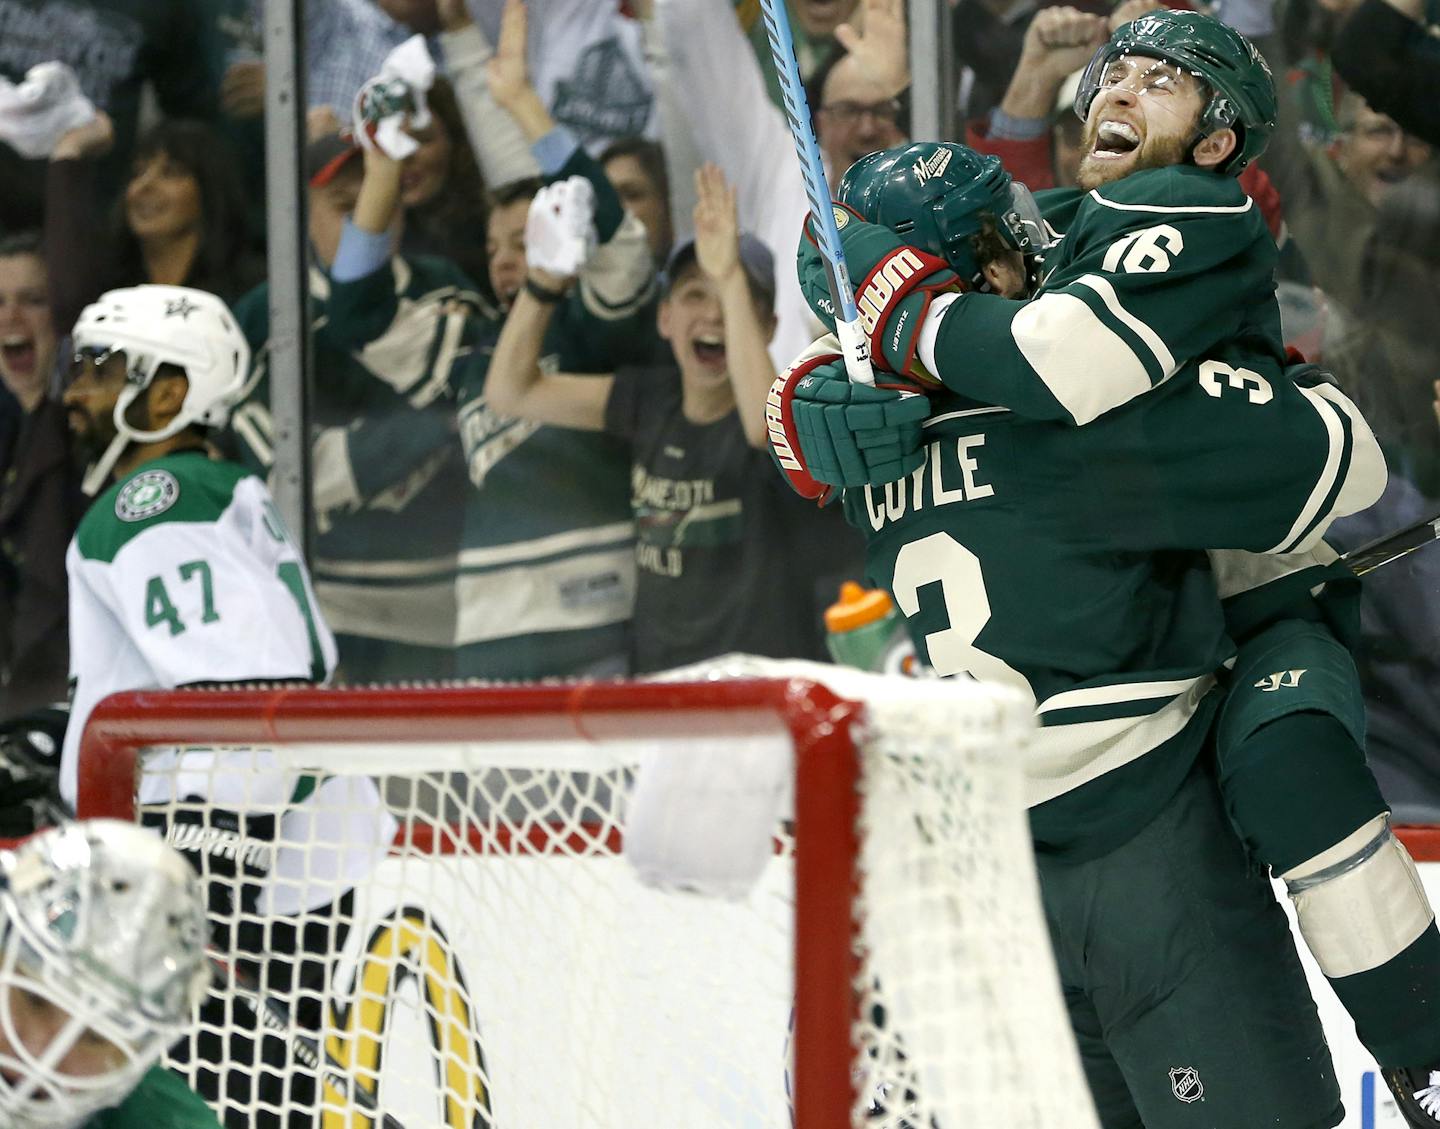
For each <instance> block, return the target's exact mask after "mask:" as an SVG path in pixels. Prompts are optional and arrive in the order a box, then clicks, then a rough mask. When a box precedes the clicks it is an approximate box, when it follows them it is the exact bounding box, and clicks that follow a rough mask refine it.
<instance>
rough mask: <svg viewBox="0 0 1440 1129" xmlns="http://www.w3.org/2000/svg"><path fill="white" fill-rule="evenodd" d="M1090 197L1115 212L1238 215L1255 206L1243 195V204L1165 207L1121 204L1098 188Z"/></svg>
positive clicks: (1092, 191)
mask: <svg viewBox="0 0 1440 1129" xmlns="http://www.w3.org/2000/svg"><path fill="white" fill-rule="evenodd" d="M1090 197H1091V199H1093V200H1094V201H1095V202H1096V203H1097V204H1103V205H1105V207H1107V208H1114V209H1115V210H1116V211H1117V212H1160V213H1163V214H1165V215H1176V214H1181V215H1183V214H1185V213H1186V212H1201V213H1205V212H1209V213H1215V214H1219V215H1239V214H1241V213H1243V212H1248V211H1249V210H1250V209H1251V208H1253V207H1254V206H1255V201H1254V200H1252V199H1250V197H1249V196H1246V197H1245V203H1243V204H1225V205H1218V204H1217V205H1211V206H1205V205H1200V204H1196V205H1192V206H1190V207H1167V206H1163V205H1160V204H1121V203H1119V202H1118V201H1115V200H1107V199H1105V197H1104V196H1101V195H1100V190H1099V189H1098V188H1092V189H1091V190H1090Z"/></svg>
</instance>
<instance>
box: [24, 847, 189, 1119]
mask: <svg viewBox="0 0 1440 1129" xmlns="http://www.w3.org/2000/svg"><path fill="white" fill-rule="evenodd" d="M205 935H206V924H205V908H204V897H203V894H202V892H201V888H200V881H199V878H198V877H197V876H196V875H195V873H194V871H192V870H191V869H190V866H189V865H188V864H187V863H186V862H185V860H184V859H183V858H182V857H181V856H180V854H179V853H178V852H177V851H175V850H174V849H173V848H171V847H169V846H167V845H166V844H165V843H164V842H163V841H162V840H161V839H160V837H159V836H158V835H156V834H155V833H153V832H151V831H147V830H144V829H142V828H140V827H137V826H135V825H134V824H130V823H122V822H119V821H117V820H108V819H97V820H89V821H86V822H82V823H71V824H66V825H65V826H63V827H60V828H55V829H52V830H49V831H45V832H42V833H41V834H39V835H37V836H35V837H34V838H32V839H29V840H27V841H26V842H25V843H24V844H22V845H21V846H20V847H19V848H18V849H16V850H15V851H5V852H0V1124H3V1125H5V1126H6V1129H71V1127H74V1126H78V1125H79V1124H80V1123H81V1122H83V1121H85V1120H87V1119H88V1118H90V1117H92V1116H93V1115H94V1114H95V1113H96V1112H97V1111H99V1110H102V1109H106V1108H109V1107H111V1106H114V1105H118V1104H119V1103H120V1102H121V1101H123V1100H124V1099H125V1097H126V1096H127V1095H128V1094H129V1093H130V1091H131V1090H133V1089H134V1088H135V1087H136V1085H138V1084H139V1082H140V1079H141V1077H142V1076H143V1075H144V1074H145V1072H146V1071H147V1070H149V1069H150V1067H151V1066H153V1065H154V1064H155V1063H156V1062H157V1061H158V1059H159V1058H160V1055H161V1054H162V1053H163V1052H164V1051H165V1049H166V1048H167V1047H168V1046H170V1045H171V1044H172V1043H173V1042H174V1041H175V1040H176V1039H177V1038H178V1037H179V1036H180V1035H181V1034H183V1033H184V1031H185V1030H186V1028H188V1027H189V1026H190V1024H191V1023H192V1021H193V1018H194V1015H195V1009H196V1008H197V1007H198V1006H199V1003H200V999H201V997H202V995H203V994H204V990H205V984H206V982H207V981H208V979H209V975H208V973H209V965H208V962H207V960H206V957H205Z"/></svg>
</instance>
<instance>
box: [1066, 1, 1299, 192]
mask: <svg viewBox="0 0 1440 1129" xmlns="http://www.w3.org/2000/svg"><path fill="white" fill-rule="evenodd" d="M1125 55H1144V56H1147V57H1149V58H1152V59H1163V60H1165V61H1166V62H1168V63H1173V64H1175V65H1176V66H1177V67H1181V68H1183V69H1184V70H1187V71H1190V72H1191V73H1192V74H1195V75H1197V76H1198V77H1200V78H1202V79H1203V80H1204V81H1205V83H1206V84H1207V85H1208V86H1209V88H1210V101H1209V103H1208V104H1207V105H1206V107H1205V110H1204V112H1203V114H1202V115H1201V119H1200V123H1201V133H1202V135H1203V134H1208V133H1213V132H1214V131H1216V130H1218V129H1233V130H1234V131H1235V132H1236V134H1237V135H1238V141H1239V144H1237V145H1236V147H1235V152H1234V153H1233V154H1232V155H1231V156H1230V158H1229V159H1228V160H1227V161H1226V162H1225V164H1224V165H1223V166H1222V167H1221V168H1220V170H1219V171H1221V172H1225V173H1230V174H1231V175H1236V176H1238V175H1239V174H1240V172H1241V171H1242V170H1243V169H1244V168H1245V166H1246V165H1248V164H1249V163H1250V162H1251V161H1253V160H1254V159H1255V158H1256V157H1258V156H1260V154H1261V153H1263V152H1264V151H1265V146H1266V144H1267V143H1268V142H1269V140H1270V134H1271V133H1272V132H1273V131H1274V129H1275V112H1276V102H1275V82H1274V80H1273V79H1272V78H1271V76H1270V68H1269V67H1268V66H1267V65H1266V63H1265V60H1264V59H1263V58H1261V56H1260V52H1259V51H1257V50H1256V49H1255V45H1254V44H1253V43H1251V42H1250V40H1248V39H1246V38H1245V37H1244V36H1243V35H1241V34H1240V33H1239V32H1238V31H1236V30H1235V29H1234V28H1231V27H1228V26H1227V25H1225V24H1223V23H1221V22H1220V21H1219V20H1217V19H1216V18H1215V17H1214V16H1207V15H1205V14H1203V13H1201V12H1189V11H1177V10H1173V9H1170V8H1160V9H1158V10H1156V11H1154V12H1149V13H1147V14H1146V15H1143V16H1140V17H1138V18H1137V19H1134V20H1131V21H1130V22H1129V23H1128V24H1123V25H1121V26H1120V27H1119V28H1117V29H1116V30H1115V34H1114V35H1112V36H1111V37H1110V41H1109V42H1108V43H1106V44H1105V45H1104V46H1102V47H1101V48H1100V50H1098V51H1097V52H1095V57H1094V58H1093V59H1091V60H1090V64H1089V66H1087V67H1086V68H1085V73H1084V74H1083V75H1082V76H1081V78H1080V86H1079V89H1078V90H1077V92H1076V95H1075V112H1076V113H1077V114H1078V115H1079V116H1080V120H1081V121H1084V120H1085V119H1087V118H1088V117H1089V116H1090V106H1091V104H1092V103H1093V102H1094V101H1095V96H1096V94H1098V93H1099V92H1100V89H1101V88H1102V87H1103V86H1104V85H1105V73H1106V70H1107V69H1108V68H1109V66H1110V64H1111V63H1113V62H1114V61H1115V60H1116V59H1119V58H1121V57H1122V56H1125Z"/></svg>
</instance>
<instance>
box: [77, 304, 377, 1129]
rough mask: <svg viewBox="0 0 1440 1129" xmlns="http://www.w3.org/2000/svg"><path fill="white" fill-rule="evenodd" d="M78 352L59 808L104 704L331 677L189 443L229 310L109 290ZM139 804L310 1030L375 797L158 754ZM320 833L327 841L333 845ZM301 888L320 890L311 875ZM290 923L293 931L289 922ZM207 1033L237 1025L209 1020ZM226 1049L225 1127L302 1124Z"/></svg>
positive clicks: (275, 552) (234, 352)
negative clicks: (209, 686) (315, 938)
mask: <svg viewBox="0 0 1440 1129" xmlns="http://www.w3.org/2000/svg"><path fill="white" fill-rule="evenodd" d="M73 337H74V347H75V361H74V365H73V367H72V372H71V384H70V386H69V388H68V389H67V391H66V393H65V404H66V406H67V408H68V409H69V411H70V423H71V427H72V430H73V431H74V432H75V434H76V436H77V438H78V439H79V440H80V441H81V442H82V443H84V444H86V445H88V446H89V447H90V448H91V450H92V451H93V453H94V454H95V456H96V462H95V464H94V469H93V470H92V472H91V479H92V481H94V480H97V479H99V480H103V478H104V477H105V476H110V477H113V480H114V481H113V482H112V484H111V485H110V486H109V488H108V489H106V490H104V492H103V493H101V494H99V496H98V497H97V498H96V499H95V501H94V503H93V504H92V505H91V507H90V509H89V511H88V512H87V513H86V515H85V517H84V519H83V520H82V521H81V523H80V527H79V529H78V530H77V531H76V534H75V538H74V540H73V541H72V543H71V545H70V549H69V553H68V558H67V565H68V571H69V578H70V631H71V639H70V654H71V679H72V685H73V692H72V693H73V696H72V705H71V718H70V723H69V727H68V729H67V730H66V734H65V743H64V749H63V753H62V757H61V781H60V790H61V795H62V796H63V798H64V799H65V800H66V801H67V802H68V803H69V804H70V805H72V806H73V805H74V804H75V802H76V787H77V765H78V756H79V748H80V740H81V736H82V734H83V732H84V728H85V723H86V720H87V719H88V717H89V716H90V713H91V711H92V710H93V709H94V707H95V705H96V704H97V703H98V702H99V701H100V700H101V699H103V698H105V697H106V696H107V695H110V694H113V693H115V692H117V691H121V690H134V689H146V688H173V687H178V686H184V685H195V684H204V683H226V682H245V681H254V680H257V679H265V680H271V679H274V680H280V679H298V680H304V681H322V680H324V679H326V678H328V677H329V675H330V673H331V671H332V670H333V667H334V663H335V643H334V639H333V637H332V636H331V633H330V631H329V629H328V628H327V627H326V625H325V623H324V621H323V620H322V619H321V618H320V617H319V615H318V614H317V613H316V611H315V598H314V593H313V591H312V589H311V585H310V580H309V577H308V575H307V574H306V571H305V567H304V563H303V561H302V559H301V557H300V555H299V553H298V551H297V550H296V548H295V546H294V545H293V544H292V543H291V541H290V538H289V536H288V535H287V533H286V530H285V528H284V525H283V524H282V523H281V521H280V518H279V515H278V514H277V513H276V511H275V507H274V504H273V502H272V501H271V499H270V496H269V493H268V492H267V491H266V489H265V486H264V484H263V483H262V482H261V481H260V479H259V478H257V477H255V476H254V475H253V474H251V473H249V472H248V471H246V470H245V469H244V468H242V467H240V466H238V465H236V464H233V463H229V462H224V461H219V460H215V459H212V458H211V457H210V455H209V452H208V450H207V447H206V436H207V435H208V433H209V432H210V430H211V429H213V428H216V427H219V426H220V425H222V424H223V423H224V422H225V418H226V414H227V411H228V409H229V406H230V402H231V399H232V398H233V397H234V396H235V394H236V393H237V392H238V391H239V390H240V388H241V386H242V385H243V383H244V381H245V377H246V374H247V370H248V367H249V357H250V352H249V349H248V347H247V346H246V343H245V338H244V337H243V335H242V334H241V333H240V330H239V328H238V327H237V325H236V324H235V321H234V319H233V318H232V317H231V315H230V311H229V310H228V309H227V308H226V306H225V304H224V303H223V302H222V301H221V300H220V299H219V298H217V297H215V296H214V295H213V294H208V293H205V292H204V291H199V290H192V289H187V288H184V287H174V286H136V287H131V288H129V289H124V290H112V291H109V292H107V293H106V294H104V295H102V296H101V298H100V299H99V300H98V301H97V302H95V303H94V304H93V305H90V306H87V307H86V308H85V310H84V311H83V312H82V313H81V315H80V319H79V321H77V322H76V325H75V329H74V334H73ZM96 485H97V488H98V482H97V483H96ZM139 799H140V803H141V804H142V805H143V806H145V809H146V810H145V812H144V818H145V820H146V822H150V823H154V824H155V825H156V826H160V827H163V828H164V829H165V831H166V834H167V835H168V836H169V837H170V838H171V840H172V841H173V842H174V843H175V844H176V845H177V846H180V847H181V848H182V849H183V850H184V851H185V852H186V855H187V857H188V858H190V860H191V861H192V863H193V865H194V866H195V867H196V868H197V869H198V870H199V871H200V873H201V875H202V877H203V878H204V879H205V881H206V889H207V896H208V899H209V910H210V913H211V917H212V921H213V922H214V928H215V939H216V944H217V945H218V946H219V947H220V948H221V949H222V950H223V951H226V952H232V953H238V954H241V956H240V958H239V960H238V963H239V965H240V969H241V971H242V972H244V973H247V974H248V975H250V976H252V977H258V976H259V974H260V970H261V969H262V968H263V970H264V975H265V977H266V978H267V982H268V983H270V984H271V985H278V986H279V991H280V992H289V991H291V990H292V989H293V990H294V991H296V992H299V990H300V989H301V988H302V987H304V988H306V989H307V992H306V994H305V996H304V998H303V1000H302V1001H301V1002H300V1003H299V1004H298V1005H296V1004H295V1003H294V1001H292V1000H286V1001H283V1002H286V1003H289V1004H291V1005H292V1006H294V1007H295V1010H296V1012H297V1015H298V1018H299V1021H300V1023H301V1024H302V1026H306V1027H310V1028H314V1027H315V1026H316V1025H318V1023H319V1021H320V1004H319V1003H318V1001H319V1000H320V998H321V997H322V995H323V993H322V992H321V991H320V990H319V988H318V987H317V985H319V984H320V983H321V982H322V981H323V978H324V977H325V976H326V975H327V971H328V962H329V956H330V953H331V951H332V950H333V949H335V948H338V947H339V945H340V944H341V943H343V935H344V928H345V924H344V921H343V920H338V921H333V922H332V921H328V920H327V919H328V918H329V917H330V916H331V915H332V914H335V913H337V912H338V911H339V910H340V907H341V903H342V902H343V900H344V896H343V891H344V889H345V886H346V885H347V884H353V883H354V882H355V881H357V880H358V879H359V878H360V877H361V876H363V875H364V874H366V873H368V872H369V870H370V869H371V867H373V865H374V864H375V862H377V861H378V860H379V859H380V858H382V857H383V856H384V853H385V849H386V847H387V846H388V844H389V842H390V839H391V838H392V837H393V834H394V828H395V824H394V821H393V819H392V817H391V816H390V815H389V813H388V811H387V810H386V809H385V807H384V805H383V803H382V801H381V799H380V795H379V791H378V789H377V788H376V786H375V784H374V782H373V781H371V780H370V779H369V778H368V777H363V776H346V777H343V778H340V777H335V778H324V779H319V780H317V779H315V778H314V777H310V776H306V775H303V774H301V773H299V772H298V771H296V770H294V769H292V768H282V767H280V766H279V764H278V763H277V762H276V760H275V758H274V756H273V754H271V753H269V752H267V751H266V750H263V749H247V750H234V751H224V752H215V751H211V750H161V751H158V752H156V753H152V754H151V755H150V756H149V757H147V759H146V761H145V766H144V770H143V772H142V774H141V780H140V787H139ZM326 828H330V829H332V830H331V831H329V832H327V831H326V830H325V829H326ZM327 834H332V835H334V834H338V835H339V836H341V837H342V838H343V843H336V844H334V845H328V844H327V843H326V842H325V841H324V840H325V837H326V835H327ZM317 840H319V841H317ZM316 875H325V876H326V878H325V879H324V880H321V879H320V878H318V877H316V878H314V880H313V881H311V880H310V878H311V877H312V876H316ZM337 895H342V896H341V897H340V898H339V899H338V900H337ZM300 913H306V914H307V918H306V919H298V918H294V917H293V915H297V914H300ZM277 918H278V919H279V920H276V919H277ZM300 920H304V921H305V925H304V927H303V928H302V927H301V925H300V924H298V922H299V921H300ZM311 929H313V930H314V931H315V932H316V933H317V934H326V933H327V930H328V932H329V934H333V935H329V936H327V938H326V940H325V941H324V942H322V943H321V946H320V948H319V949H317V951H316V952H315V953H314V956H313V957H312V956H310V955H307V952H306V950H308V949H309V948H311V946H308V945H305V944H304V943H303V935H304V934H305V933H306V932H307V931H308V930H311ZM282 936H283V938H285V940H283V941H282V940H281V939H280V938H282ZM311 1005H313V1006H311ZM212 1006H215V1007H217V1009H220V1010H223V1001H218V1000H211V1001H209V1002H207V1005H206V1007H207V1017H208V1009H209V1008H210V1007H212ZM240 1014H241V1013H240V1010H237V1011H236V1012H235V1015H236V1016H239V1015H240ZM214 1023H215V1025H216V1027H217V1028H221V1029H226V1030H230V1031H232V1032H234V1031H235V1028H236V1023H235V1021H234V1020H233V1019H227V1018H226V1017H225V1016H223V1015H222V1016H217V1017H216V1018H215V1019H214ZM207 1030H208V1027H207ZM234 1038H235V1040H236V1041H235V1043H234V1044H233V1045H232V1046H231V1047H229V1048H228V1049H227V1048H225V1047H224V1046H222V1045H220V1044H221V1042H222V1040H221V1039H220V1038H219V1037H217V1036H214V1035H213V1034H208V1033H207V1034H205V1035H204V1036H202V1038H201V1039H200V1041H199V1042H198V1043H197V1048H198V1050H197V1053H198V1055H199V1057H201V1058H202V1059H205V1060H206V1061H212V1062H218V1061H221V1060H220V1059H219V1058H218V1056H220V1055H225V1056H226V1057H225V1059H224V1060H223V1061H225V1062H227V1063H228V1064H229V1065H228V1068H227V1069H226V1071H225V1078H224V1091H223V1092H224V1095H225V1096H226V1097H228V1098H229V1099H232V1100H233V1102H234V1103H235V1105H234V1106H230V1107H227V1111H226V1118H227V1124H229V1123H232V1121H231V1117H232V1114H233V1115H234V1121H233V1123H234V1124H236V1125H240V1124H244V1125H246V1126H247V1127H250V1126H252V1125H266V1124H271V1123H275V1122H277V1121H278V1117H277V1115H274V1114H271V1113H270V1112H269V1111H268V1110H266V1109H263V1108H262V1109H260V1110H259V1111H257V1112H256V1113H255V1114H254V1115H253V1117H254V1120H253V1122H252V1121H251V1117H252V1115H251V1114H250V1113H249V1111H248V1110H246V1109H239V1108H236V1107H238V1106H244V1105H246V1104H248V1102H249V1100H250V1099H249V1095H250V1094H251V1092H252V1088H253V1089H255V1090H258V1092H259V1094H260V1095H261V1096H262V1098H264V1100H265V1101H267V1102H269V1103H271V1104H274V1105H276V1106H278V1105H280V1104H281V1101H282V1097H281V1095H282V1094H283V1095H285V1096H286V1097H285V1098H284V1100H285V1101H286V1103H287V1105H288V1107H289V1108H290V1109H291V1111H292V1113H293V1115H294V1116H296V1117H297V1118H300V1119H302V1120H303V1119H304V1118H305V1117H307V1116H313V1112H307V1111H306V1110H305V1108H304V1107H305V1106H306V1105H307V1102H308V1100H309V1097H308V1095H309V1094H310V1093H311V1092H313V1086H314V1080H313V1078H312V1077H310V1076H308V1075H306V1074H304V1073H303V1072H295V1076H294V1077H292V1076H291V1075H292V1069H291V1067H290V1065H289V1064H288V1063H287V1062H286V1061H285V1055H286V1049H285V1047H284V1046H283V1044H282V1043H281V1042H280V1041H279V1040H277V1039H273V1038H268V1039H265V1040H264V1050H263V1054H264V1057H265V1058H266V1061H267V1063H270V1062H271V1061H272V1059H273V1064H274V1066H275V1069H274V1070H265V1069H264V1068H261V1067H258V1066H257V1065H255V1064H254V1063H252V1062H247V1061H246V1055H247V1054H248V1055H250V1056H252V1057H253V1055H254V1053H255V1051H254V1046H253V1042H254V1041H253V1040H251V1039H247V1038H244V1037H243V1033H241V1034H240V1035H236V1036H234ZM206 1039H209V1040H211V1042H209V1043H207V1042H206ZM241 1044H243V1046H242V1045H241ZM200 1077H201V1079H202V1084H209V1083H213V1082H214V1079H215V1075H214V1073H213V1072H202V1073H201V1075H200ZM205 1096H206V1097H207V1098H211V1099H212V1100H216V1099H218V1097H219V1093H218V1092H217V1093H211V1092H208V1091H206V1092H205Z"/></svg>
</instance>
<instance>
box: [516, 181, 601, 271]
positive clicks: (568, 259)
mask: <svg viewBox="0 0 1440 1129" xmlns="http://www.w3.org/2000/svg"><path fill="white" fill-rule="evenodd" d="M597 241H598V237H597V236H596V233H595V189H594V188H593V187H591V184H590V182H589V181H588V180H586V179H585V178H584V177H583V176H572V177H568V178H567V179H565V180H557V181H556V182H555V183H554V184H547V185H546V186H545V187H544V188H542V189H540V191H539V192H537V193H536V194H535V198H534V199H533V200H531V201H530V211H529V213H528V214H527V215H526V217H525V261H526V262H527V263H528V264H529V265H530V266H532V267H536V268H538V269H540V270H543V271H548V272H549V273H550V274H553V275H558V276H560V277H561V278H574V277H575V276H576V275H577V274H579V273H580V268H581V267H583V266H584V265H585V263H586V260H588V259H589V258H590V254H591V252H592V251H594V250H595V245H596V243H597Z"/></svg>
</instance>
